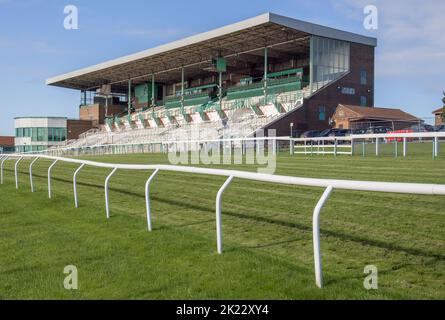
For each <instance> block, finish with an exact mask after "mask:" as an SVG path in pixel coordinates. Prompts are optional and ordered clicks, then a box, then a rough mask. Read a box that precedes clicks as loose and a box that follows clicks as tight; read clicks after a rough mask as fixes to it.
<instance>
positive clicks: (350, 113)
mask: <svg viewBox="0 0 445 320" xmlns="http://www.w3.org/2000/svg"><path fill="white" fill-rule="evenodd" d="M331 120H332V124H333V127H334V128H338V129H351V130H355V129H365V128H369V127H377V126H379V127H388V128H392V129H393V130H401V129H405V128H407V127H410V126H412V125H416V124H422V123H423V122H424V121H423V120H422V119H420V118H417V117H415V116H413V115H412V114H409V113H407V112H405V111H402V110H400V109H391V108H369V107H361V106H354V105H345V104H339V105H338V106H337V109H336V110H335V113H334V115H333V116H332V119H331Z"/></svg>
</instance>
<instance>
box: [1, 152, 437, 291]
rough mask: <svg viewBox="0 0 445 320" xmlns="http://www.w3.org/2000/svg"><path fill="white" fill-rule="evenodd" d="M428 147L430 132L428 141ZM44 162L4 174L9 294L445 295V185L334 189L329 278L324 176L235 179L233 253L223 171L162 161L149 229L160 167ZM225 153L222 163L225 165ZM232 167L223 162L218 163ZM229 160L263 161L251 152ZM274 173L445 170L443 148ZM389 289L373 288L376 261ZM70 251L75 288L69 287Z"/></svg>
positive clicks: (291, 164) (387, 176) (423, 173)
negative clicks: (393, 190)
mask: <svg viewBox="0 0 445 320" xmlns="http://www.w3.org/2000/svg"><path fill="white" fill-rule="evenodd" d="M425 149H428V150H430V149H429V146H425ZM91 159H94V160H98V161H107V162H121V163H144V164H149V163H151V164H155V163H168V161H167V157H166V156H165V155H160V154H136V155H129V156H117V155H116V156H103V157H96V158H91ZM49 164H50V163H49V162H48V161H43V160H41V161H39V162H37V164H36V165H35V168H34V177H35V179H34V182H35V188H36V192H35V193H33V194H32V193H30V191H29V179H28V175H27V168H28V165H29V161H25V160H24V161H22V163H21V164H20V166H19V168H20V175H19V179H20V189H19V190H18V191H17V190H15V186H14V178H13V176H14V173H13V162H11V161H8V162H6V165H5V183H4V185H1V186H0V230H1V232H0V298H1V299H16V298H18V299H23V298H25V299H41V298H43V299H58V298H62V299H83V298H86V299H95V298H99V299H103V298H110V299H123V298H129V299H171V298H173V299H176V298H177V299H181V298H185V299H244V298H246V299H379V298H383V299H413V298H420V299H430V298H432V299H444V298H445V269H444V267H445V233H444V230H445V210H444V208H445V197H438V196H436V197H434V196H413V195H399V194H389V193H386V194H385V193H370V192H350V191H342V190H335V191H334V193H333V195H332V197H331V199H330V200H329V202H328V203H327V205H326V207H325V208H324V210H323V212H322V215H321V233H322V236H321V250H322V257H323V268H324V280H325V287H324V288H323V289H318V288H317V287H316V286H315V281H314V270H313V269H314V267H313V249H312V232H311V227H312V221H311V218H312V211H313V209H314V206H315V204H316V203H317V201H318V198H319V197H320V196H321V194H322V192H323V190H322V189H320V188H306V187H305V188H302V187H296V186H286V185H276V184H268V183H257V182H250V181H243V180H237V179H235V180H234V182H233V183H232V184H231V185H230V187H229V188H228V189H227V190H226V192H225V193H224V196H223V241H224V243H223V244H224V253H223V254H222V255H218V254H216V236H215V212H214V211H215V196H216V192H217V191H218V189H219V187H220V186H221V185H222V184H223V182H224V180H225V179H224V177H211V176H204V175H189V174H182V173H173V172H160V173H159V174H158V176H157V177H156V179H155V181H154V182H153V187H152V191H151V199H152V210H153V221H152V222H153V228H154V229H153V232H151V233H149V232H147V230H146V220H145V200H144V183H145V181H146V179H147V177H148V176H149V174H150V172H140V171H138V172H135V171H118V172H117V173H116V174H115V176H113V178H112V180H111V182H110V206H111V219H109V220H107V219H106V218H105V205H104V190H103V182H104V179H105V177H106V175H107V174H108V172H109V170H102V169H97V168H91V167H86V168H84V169H83V170H82V172H81V173H80V174H79V178H78V190H79V202H80V207H79V209H75V208H74V203H73V195H72V174H73V172H74V170H75V169H76V166H75V165H69V164H62V163H59V164H57V165H56V167H55V168H54V170H53V177H54V179H53V199H52V200H49V199H48V197H47V186H46V181H47V180H46V179H47V178H46V171H47V168H48V166H49ZM215 167H220V166H215ZM221 167H222V166H221ZM230 168H231V169H242V170H255V168H253V167H252V166H247V165H238V166H230ZM276 174H281V175H292V176H302V177H317V178H318V177H319V178H344V179H357V180H358V179H360V180H377V181H397V182H424V183H445V158H439V159H437V160H436V161H432V159H431V154H428V152H426V153H422V154H420V155H414V154H413V155H411V156H410V157H408V158H406V159H402V158H398V159H393V158H392V157H391V156H390V155H389V153H388V156H386V157H385V156H383V157H379V158H377V157H375V156H371V155H369V156H367V157H365V158H362V157H361V156H360V155H357V156H354V157H347V156H339V157H337V158H333V157H331V156H313V157H304V156H294V157H291V156H289V155H287V154H286V153H284V152H283V153H282V154H280V156H279V157H278V167H277V171H276ZM369 264H372V265H375V266H377V267H378V270H379V279H378V280H379V282H378V285H379V289H378V290H373V291H368V290H365V289H364V288H363V280H364V277H365V275H364V274H363V269H364V267H365V266H366V265H369ZM66 265H75V266H77V268H78V272H79V289H78V290H72V291H68V290H66V289H64V287H63V280H64V278H65V276H66V275H65V274H64V273H63V269H64V267H65V266H66Z"/></svg>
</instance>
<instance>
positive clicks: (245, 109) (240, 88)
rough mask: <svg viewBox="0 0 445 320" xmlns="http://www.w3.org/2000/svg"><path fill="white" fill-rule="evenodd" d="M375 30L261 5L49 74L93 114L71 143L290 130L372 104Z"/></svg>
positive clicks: (85, 114)
mask: <svg viewBox="0 0 445 320" xmlns="http://www.w3.org/2000/svg"><path fill="white" fill-rule="evenodd" d="M376 45H377V40H376V39H375V38H370V37H366V36H362V35H358V34H354V33H350V32H346V31H341V30H336V29H333V28H329V27H325V26H321V25H316V24H312V23H308V22H304V21H300V20H296V19H292V18H288V17H284V16H279V15H276V14H272V13H266V14H263V15H260V16H257V17H254V18H251V19H248V20H245V21H241V22H238V23H235V24H232V25H228V26H224V27H222V28H219V29H215V30H212V31H208V32H205V33H201V34H197V35H194V36H191V37H188V38H185V39H182V40H178V41H175V42H172V43H169V44H165V45H161V46H159V47H155V48H152V49H149V50H146V51H142V52H138V53H136V54H132V55H129V56H125V57H122V58H118V59H115V60H111V61H106V62H103V63H100V64H98V65H94V66H91V67H87V68H84V69H80V70H77V71H73V72H70V73H67V74H63V75H59V76H56V77H53V78H51V79H48V80H47V81H46V83H47V84H48V85H52V86H58V87H64V88H70V89H76V90H79V91H80V92H81V103H80V112H79V117H80V119H81V120H88V121H92V122H93V123H94V126H96V128H97V129H95V130H90V132H88V133H87V134H86V135H85V137H84V139H79V140H78V141H73V142H71V143H70V145H72V146H73V147H74V146H82V145H95V144H109V143H128V142H131V143H139V142H140V143H142V142H148V141H150V140H163V141H164V140H169V139H170V140H183V139H187V138H188V136H187V135H188V134H189V133H190V132H192V131H193V132H195V133H196V132H198V135H199V138H200V139H215V138H220V137H222V136H227V135H230V136H231V137H245V136H252V135H254V134H255V132H256V131H257V130H259V129H276V130H277V135H289V127H290V124H291V123H292V124H293V131H294V132H296V133H298V132H302V131H305V130H308V129H314V130H317V129H324V128H328V127H330V118H331V117H332V115H333V114H334V112H335V109H336V107H337V105H339V104H346V105H361V106H366V107H373V106H374V48H375V47H376Z"/></svg>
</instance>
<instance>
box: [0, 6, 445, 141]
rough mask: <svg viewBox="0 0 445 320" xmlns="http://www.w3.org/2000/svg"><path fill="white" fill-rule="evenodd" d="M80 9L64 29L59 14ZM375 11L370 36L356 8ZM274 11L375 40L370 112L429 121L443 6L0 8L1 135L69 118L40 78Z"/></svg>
mask: <svg viewBox="0 0 445 320" xmlns="http://www.w3.org/2000/svg"><path fill="white" fill-rule="evenodd" d="M69 4H73V5H75V6H77V7H78V9H79V29H78V30H65V29H64V27H63V20H64V18H65V15H64V13H63V9H64V7H65V6H66V5H69ZM368 4H374V5H376V6H377V8H378V9H379V28H378V30H373V31H368V30H365V29H364V27H363V19H364V14H363V8H364V7H365V6H366V5H368ZM264 12H274V13H278V14H282V15H286V16H289V17H293V18H297V19H302V20H307V21H310V22H315V23H319V24H323V25H327V26H331V27H334V28H340V29H343V30H348V31H352V32H357V33H361V34H364V35H369V36H373V37H377V38H378V40H379V45H378V48H377V51H376V53H377V54H376V80H375V84H376V88H375V91H376V95H375V97H376V101H375V105H376V106H381V107H400V108H403V109H405V110H406V111H408V112H411V113H413V114H415V115H417V116H420V117H431V116H432V115H431V111H432V110H433V109H436V108H438V107H440V106H441V98H442V91H443V90H445V72H444V71H445V32H444V30H445V22H444V21H443V17H442V15H443V12H445V1H436V0H424V1H422V2H419V1H416V0H386V1H383V0H375V1H370V0H311V1H307V0H306V1H301V0H249V1H239V0H237V1H233V0H225V1H223V2H221V5H216V4H215V2H212V1H201V0H189V1H176V0H169V1H150V0H145V1H142V0H127V1H106V0H89V1H71V0H70V1H64V0H0V93H1V100H0V135H13V133H14V130H13V118H14V117H17V116H30V115H32V116H35V115H51V116H67V117H70V118H77V117H78V105H79V101H80V94H79V93H78V92H77V91H74V90H68V89H62V88H56V87H49V86H46V85H45V79H47V78H50V77H52V76H54V75H58V74H61V73H65V72H68V71H73V70H76V69H78V68H81V67H85V66H89V65H92V64H96V63H99V62H103V61H105V60H108V59H113V58H117V57H120V56H122V55H126V54H130V53H134V52H137V51H141V50H144V49H147V48H150V47H153V46H156V45H159V44H163V43H166V42H170V41H172V40H177V39H180V38H183V37H185V36H189V35H192V34H196V33H199V32H203V31H207V30H209V29H212V28H216V27H220V26H223V25H226V24H230V23H233V22H237V21H240V20H243V19H246V18H249V17H252V16H255V15H259V14H262V13H264Z"/></svg>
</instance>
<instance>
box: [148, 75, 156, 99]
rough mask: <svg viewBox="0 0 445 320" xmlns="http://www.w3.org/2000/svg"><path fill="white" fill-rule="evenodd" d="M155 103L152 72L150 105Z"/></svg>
mask: <svg viewBox="0 0 445 320" xmlns="http://www.w3.org/2000/svg"><path fill="white" fill-rule="evenodd" d="M147 91H148V90H147ZM155 105H156V101H155V75H154V73H153V74H152V75H151V106H152V107H154V106H155Z"/></svg>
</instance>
